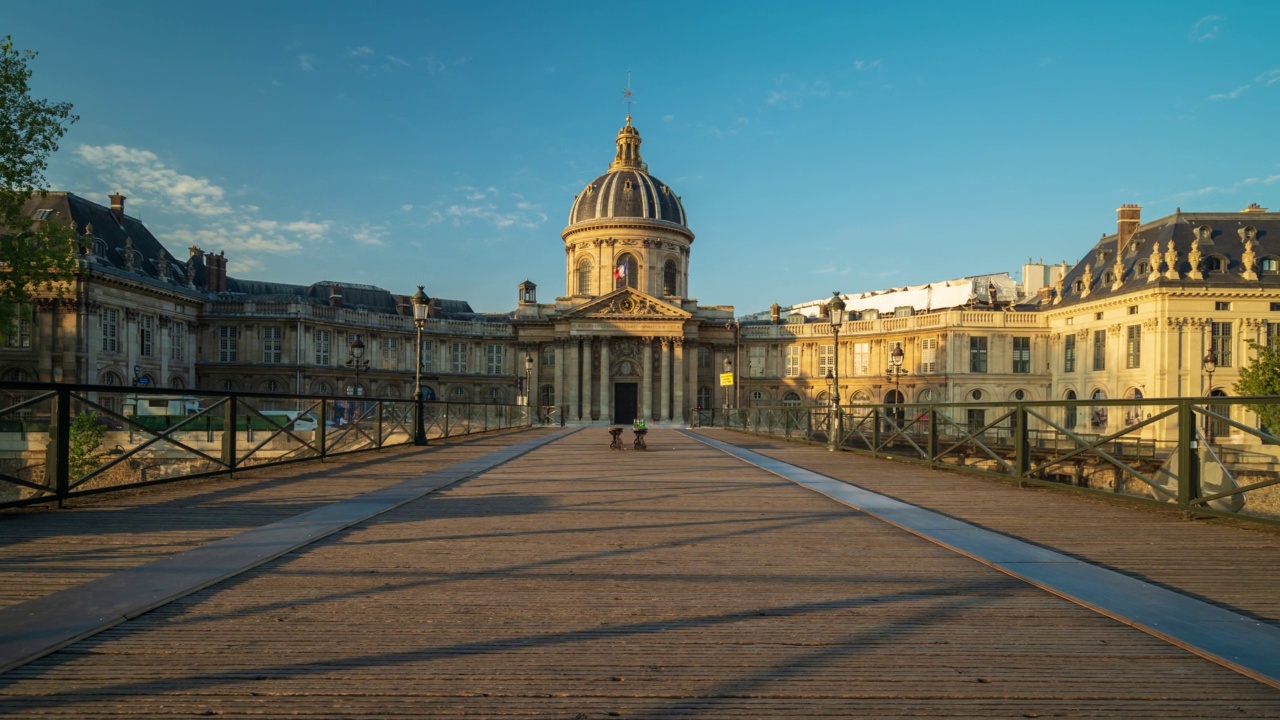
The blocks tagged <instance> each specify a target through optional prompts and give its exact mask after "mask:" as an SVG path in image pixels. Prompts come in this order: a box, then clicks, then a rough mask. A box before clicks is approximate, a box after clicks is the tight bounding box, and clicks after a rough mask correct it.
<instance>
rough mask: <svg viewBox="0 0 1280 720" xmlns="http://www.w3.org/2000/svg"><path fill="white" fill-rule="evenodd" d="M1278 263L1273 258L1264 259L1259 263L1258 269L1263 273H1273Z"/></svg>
mask: <svg viewBox="0 0 1280 720" xmlns="http://www.w3.org/2000/svg"><path fill="white" fill-rule="evenodd" d="M1276 268H1277V263H1276V259H1275V258H1273V257H1264V258H1262V259H1261V260H1259V261H1258V269H1259V270H1261V271H1262V272H1270V273H1273V272H1275V271H1276Z"/></svg>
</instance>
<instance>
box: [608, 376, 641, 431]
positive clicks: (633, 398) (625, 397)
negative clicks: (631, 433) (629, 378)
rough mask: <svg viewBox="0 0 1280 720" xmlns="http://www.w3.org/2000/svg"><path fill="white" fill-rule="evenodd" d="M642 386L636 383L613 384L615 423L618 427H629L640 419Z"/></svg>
mask: <svg viewBox="0 0 1280 720" xmlns="http://www.w3.org/2000/svg"><path fill="white" fill-rule="evenodd" d="M639 388H640V386H639V385H637V384H635V383H624V382H620V383H614V384H613V422H614V423H615V424H617V425H629V424H631V423H632V422H634V421H635V419H636V418H638V417H640V409H639V408H640V406H639V405H638V401H639V399H640V393H639Z"/></svg>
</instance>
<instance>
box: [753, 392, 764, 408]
mask: <svg viewBox="0 0 1280 720" xmlns="http://www.w3.org/2000/svg"><path fill="white" fill-rule="evenodd" d="M765 399H766V398H765V396H764V391H763V390H752V391H751V404H752V405H760V404H762V403H763V402H764V401H765Z"/></svg>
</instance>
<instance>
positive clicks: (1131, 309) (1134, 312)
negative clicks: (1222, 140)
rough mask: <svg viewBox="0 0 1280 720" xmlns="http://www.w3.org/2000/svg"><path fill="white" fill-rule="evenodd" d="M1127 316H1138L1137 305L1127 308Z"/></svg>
mask: <svg viewBox="0 0 1280 720" xmlns="http://www.w3.org/2000/svg"><path fill="white" fill-rule="evenodd" d="M1129 314H1130V315H1137V314H1138V306H1137V305H1130V306H1129Z"/></svg>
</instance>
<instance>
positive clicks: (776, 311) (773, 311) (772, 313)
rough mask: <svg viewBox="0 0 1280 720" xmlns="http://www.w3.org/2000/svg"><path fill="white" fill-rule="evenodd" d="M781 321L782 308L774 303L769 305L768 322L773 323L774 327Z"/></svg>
mask: <svg viewBox="0 0 1280 720" xmlns="http://www.w3.org/2000/svg"><path fill="white" fill-rule="evenodd" d="M781 320H782V308H781V307H779V306H778V303H774V304H772V305H770V306H769V322H771V323H773V324H774V325H777V324H778V323H779V322H781Z"/></svg>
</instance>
